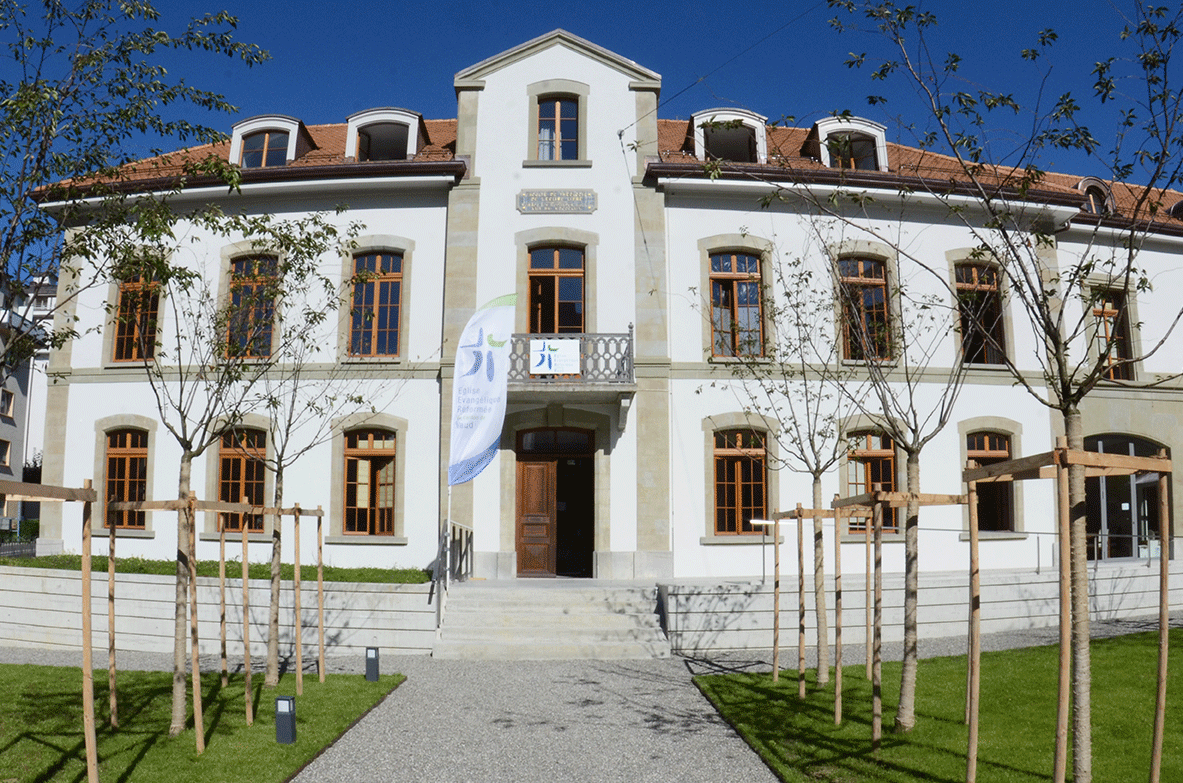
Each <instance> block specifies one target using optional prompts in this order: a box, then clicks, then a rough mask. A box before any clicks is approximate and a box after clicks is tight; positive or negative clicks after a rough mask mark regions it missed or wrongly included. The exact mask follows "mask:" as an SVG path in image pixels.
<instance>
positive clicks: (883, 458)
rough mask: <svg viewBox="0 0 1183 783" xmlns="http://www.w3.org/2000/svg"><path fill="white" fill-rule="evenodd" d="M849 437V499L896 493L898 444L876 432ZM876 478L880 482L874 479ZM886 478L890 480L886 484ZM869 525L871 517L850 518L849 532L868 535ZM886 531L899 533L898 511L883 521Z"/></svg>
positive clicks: (892, 511)
mask: <svg viewBox="0 0 1183 783" xmlns="http://www.w3.org/2000/svg"><path fill="white" fill-rule="evenodd" d="M847 437H848V440H849V441H850V443H851V449H850V451H849V452H848V453H847V455H846V496H847V497H854V496H856V495H863V494H867V493H870V492H896V491H897V490H898V487H899V476H898V475H897V473H896V453H895V441H894V440H893V439H892V437H891V436H890V435H887V434H886V433H881V432H876V431H874V430H860V431H858V432H854V433H851V434H850V435H849V436H847ZM876 439H878V442H876ZM876 476H878V478H879V479H880V480H879V481H875V480H874V479H875V478H876ZM883 478H887V479H888V481H883V480H882V479H883ZM885 484H886V485H887V486H884V485H885ZM869 524H870V518H869V517H867V518H862V517H849V518H848V519H847V522H846V530H847V532H848V533H865V532H866V531H867V526H868V525H869ZM883 532H884V533H888V534H891V533H899V532H900V526H899V509H897V508H890V509H888V511H887V513H886V514H885V515H884V518H883Z"/></svg>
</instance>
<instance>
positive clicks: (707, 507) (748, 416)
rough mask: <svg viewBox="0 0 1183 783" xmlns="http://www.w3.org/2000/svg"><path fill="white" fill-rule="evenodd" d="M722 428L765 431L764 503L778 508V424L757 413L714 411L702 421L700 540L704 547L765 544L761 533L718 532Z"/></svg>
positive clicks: (772, 508) (768, 506) (764, 537)
mask: <svg viewBox="0 0 1183 783" xmlns="http://www.w3.org/2000/svg"><path fill="white" fill-rule="evenodd" d="M720 430H756V431H757V432H761V433H763V434H764V444H765V445H764V453H765V458H764V471H765V484H764V485H765V488H766V489H765V494H766V497H765V498H764V501H765V505H766V507H767V508H768V509H769V511H772V510H775V509H777V508H779V507H780V506H779V504H780V481H779V474H778V473H777V472H776V471H774V470H772V467H771V466H773V465H776V464H777V461H778V460H779V459H780V448H779V444H778V442H777V439H776V438H777V435H778V434H779V430H780V428H779V426H778V425H777V423H776V422H775V421H774V420H772V419H769V418H767V417H765V416H761V415H760V414H758V413H742V412H732V413H715V414H711V415H710V416H707V417H706V418H704V419H703V420H702V433H703V465H704V472H703V475H704V476H705V477H706V490H705V493H704V505H703V511H704V514H703V517H704V520H703V521H704V523H705V530H704V535H703V536H702V537H701V538H699V540H698V543H699V544H700V545H703V546H727V545H737V544H756V545H759V544H763V543H765V542H766V541H767V537H766V536H764V535H760V534H759V533H727V534H723V535H720V534H718V533H716V532H715V433H716V432H719V431H720Z"/></svg>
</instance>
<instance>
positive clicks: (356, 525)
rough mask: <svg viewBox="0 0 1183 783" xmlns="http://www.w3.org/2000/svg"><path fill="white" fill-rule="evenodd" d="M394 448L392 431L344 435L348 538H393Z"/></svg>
mask: <svg viewBox="0 0 1183 783" xmlns="http://www.w3.org/2000/svg"><path fill="white" fill-rule="evenodd" d="M395 447H396V440H395V435H394V433H393V432H391V431H389V430H382V429H357V430H349V431H348V432H346V433H345V525H344V531H343V532H344V533H345V534H346V535H363V536H364V535H369V536H392V535H394V487H395V464H394V460H395V456H396V455H395Z"/></svg>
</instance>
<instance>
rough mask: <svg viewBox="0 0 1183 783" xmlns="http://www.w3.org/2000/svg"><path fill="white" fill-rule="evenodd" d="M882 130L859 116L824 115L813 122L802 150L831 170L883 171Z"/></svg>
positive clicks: (884, 130) (883, 131)
mask: <svg viewBox="0 0 1183 783" xmlns="http://www.w3.org/2000/svg"><path fill="white" fill-rule="evenodd" d="M886 132H887V128H886V127H885V126H883V125H880V124H879V123H877V122H872V121H871V120H865V119H863V118H862V117H839V116H834V117H827V118H825V119H824V120H818V121H817V122H816V123H814V125H813V129H812V130H811V131H810V132H809V137H808V138H807V139H806V141H805V150H804V151H805V154H806V155H809V156H811V157H814V158H816V159H817V160H818V161H819V162H820V163H821V164H822V165H823V166H826V167H827V168H831V169H848V170H855V171H887V163H888V161H887V135H886Z"/></svg>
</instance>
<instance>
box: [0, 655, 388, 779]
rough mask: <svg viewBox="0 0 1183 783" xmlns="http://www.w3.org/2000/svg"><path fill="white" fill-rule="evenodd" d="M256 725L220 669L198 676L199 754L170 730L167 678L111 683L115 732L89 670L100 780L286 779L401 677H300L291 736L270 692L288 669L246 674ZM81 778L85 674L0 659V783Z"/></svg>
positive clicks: (285, 686) (236, 685)
mask: <svg viewBox="0 0 1183 783" xmlns="http://www.w3.org/2000/svg"><path fill="white" fill-rule="evenodd" d="M252 680H253V681H252V685H253V686H254V688H253V691H254V701H255V704H256V715H255V722H254V724H253V725H251V726H247V725H246V718H245V715H244V699H243V680H242V677H241V676H234V677H231V679H230V684H229V686H228V687H226V688H225V689H223V688H222V687H221V678H220V676H219V675H218V674H216V673H213V674H206V675H204V678H203V681H202V683H203V693H204V713H205V736H206V750H205V753H203V754H202V755H200V756H198V755H197V752H196V748H195V746H194V745H195V743H194V735H193V728H192V718H190V727H189V728H188V729H187V730H186V731H184V732H183V733H181V734H180V735H179V736H177V737H173V738H170V737H169V736H168V725H169V715H170V694H171V682H172V675H171V674H170V673H162V672H120V673H119V680H118V686H117V693H118V696H119V718H120V727H119V728H118V729H112V728H111V727H110V724H109V722H108V713H107V701H108V691H107V677H106V673H105V672H104V671H97V672H95V702H96V709H97V712H98V721H97V728H98V754H99V761H100V768H99V778H100V779H101V780H103V781H105V782H106V781H135V783H152V782H153V781H160V782H161V783H179V782H180V781H211V782H212V781H217V783H233V782H234V781H243V782H244V783H247V782H249V783H268V782H269V781H284V780H287V779H288V778H289V777H290V776H291V775H292V774H294V773H295V772H296V771H297V770H299V769H300V768H301V767H302V766H303V765H305V764H307V763H308V762H309V761H310V760H311V759H312V758H313V757H314V756H315V755H316V754H317V753H319V752H320V750H321V748H323V747H325V746H326V745H328V744H329V743H330V742H332V741H334V740H335V739H336V738H337V737H339V736H340V735H341V734H342V733H344V731H345V730H346V729H347V728H349V726H351V725H352V724H353V722H354V721H355V720H357V718H358V717H360V716H361V715H363V714H364V713H365V712H366V711H368V710H369V709H370V708H372V707H373V706H374V705H375V704H377V703H378V702H379V701H380V700H381V699H382V698H383V697H384V696H386V695H387V694H388V693H390V692H391V691H392V690H393V689H394V688H395V687H396V686H397V685H398V684H399V683H401V682H402V680H403V677H402V676H401V675H383V676H382V677H381V679H380V680H379V681H378V682H376V683H375V682H366V680H365V677H363V676H362V674H360V673H359V674H356V675H344V674H330V675H328V676H327V677H326V679H325V682H324V684H323V685H322V684H321V683H320V681H319V679H318V678H317V677H316V676H315V675H313V676H311V677H309V676H305V677H304V694H303V695H302V696H298V697H296V742H295V744H292V745H280V744H278V743H276V741H275V715H274V713H275V697H276V696H290V695H294V694H295V692H296V678H295V675H294V674H286V675H284V677H283V678H282V679H281V680H280V683H279V687H278V688H275V689H265V688H263V687H262V682H263V677H262V675H259V676H256V677H254V678H252ZM84 780H86V752H85V747H84V744H83V738H82V674H81V672H80V670H79V669H76V668H58V667H49V666H0V781H2V783H17V782H18V781H19V783H34V782H36V783H42V782H43V781H84Z"/></svg>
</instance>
